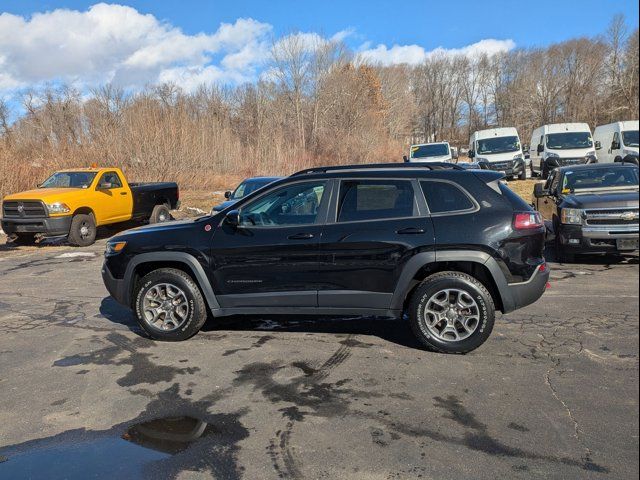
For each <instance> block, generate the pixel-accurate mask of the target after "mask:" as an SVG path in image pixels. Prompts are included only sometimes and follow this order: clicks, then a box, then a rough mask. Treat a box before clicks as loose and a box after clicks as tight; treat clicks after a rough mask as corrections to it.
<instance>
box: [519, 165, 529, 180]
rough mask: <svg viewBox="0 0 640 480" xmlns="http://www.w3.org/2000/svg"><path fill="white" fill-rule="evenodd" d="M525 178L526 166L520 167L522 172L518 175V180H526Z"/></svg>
mask: <svg viewBox="0 0 640 480" xmlns="http://www.w3.org/2000/svg"><path fill="white" fill-rule="evenodd" d="M526 179H527V167H524V168H523V169H522V172H520V174H519V175H518V180H526Z"/></svg>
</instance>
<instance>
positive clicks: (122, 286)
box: [102, 261, 130, 307]
mask: <svg viewBox="0 0 640 480" xmlns="http://www.w3.org/2000/svg"><path fill="white" fill-rule="evenodd" d="M102 281H103V282H104V286H105V287H107V291H108V292H109V294H110V295H111V296H112V297H113V298H114V299H115V300H116V301H117V302H118V303H120V304H121V305H124V306H126V307H130V305H129V292H127V289H126V283H125V281H124V279H118V278H115V277H114V276H113V275H112V274H111V271H110V270H109V267H108V266H107V263H106V261H105V262H104V263H103V264H102Z"/></svg>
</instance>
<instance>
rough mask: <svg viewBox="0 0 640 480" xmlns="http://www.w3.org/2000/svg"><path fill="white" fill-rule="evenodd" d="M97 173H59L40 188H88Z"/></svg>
mask: <svg viewBox="0 0 640 480" xmlns="http://www.w3.org/2000/svg"><path fill="white" fill-rule="evenodd" d="M95 177H96V174H95V172H57V173H54V174H53V175H51V176H50V177H49V178H47V179H46V180H45V181H44V182H43V183H42V185H40V188H88V187H89V185H91V182H93V179H94V178H95Z"/></svg>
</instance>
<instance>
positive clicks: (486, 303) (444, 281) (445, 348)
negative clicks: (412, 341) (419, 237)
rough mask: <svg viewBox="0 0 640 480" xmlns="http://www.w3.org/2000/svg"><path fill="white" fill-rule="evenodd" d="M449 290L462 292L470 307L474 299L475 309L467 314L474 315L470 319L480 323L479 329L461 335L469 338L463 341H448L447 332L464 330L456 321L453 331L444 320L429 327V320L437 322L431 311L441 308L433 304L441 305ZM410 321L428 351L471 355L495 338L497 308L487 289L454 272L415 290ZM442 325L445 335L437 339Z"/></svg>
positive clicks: (471, 309)
mask: <svg viewBox="0 0 640 480" xmlns="http://www.w3.org/2000/svg"><path fill="white" fill-rule="evenodd" d="M449 289H452V290H453V289H455V290H456V291H458V292H462V295H463V299H464V302H463V303H464V304H469V303H470V302H469V299H470V300H471V301H472V302H473V304H474V305H475V307H471V308H469V309H468V310H467V311H469V312H470V313H471V315H468V317H475V319H476V321H475V329H473V331H472V332H471V333H470V334H469V333H468V332H463V333H462V334H460V333H459V332H458V333H457V334H456V337H458V336H462V335H466V338H460V339H459V340H456V339H452V338H447V337H446V336H447V335H448V334H446V333H445V329H446V328H455V329H456V330H457V329H458V327H461V325H462V324H461V323H460V322H459V320H454V323H453V325H454V327H451V326H450V325H449V323H448V322H447V321H446V320H445V319H444V318H443V319H442V320H441V321H440V322H437V323H436V324H435V325H434V326H432V327H429V325H428V324H427V318H433V317H431V313H430V312H428V308H429V307H432V306H434V305H438V304H437V303H435V302H433V300H434V299H435V300H437V301H441V299H440V300H438V297H439V296H440V295H442V294H443V290H449ZM445 295H446V294H445ZM445 298H447V300H446V302H448V301H449V298H450V297H449V296H448V295H447V296H446V297H445ZM454 298H455V297H454ZM457 298H460V296H458V297H457ZM473 314H475V315H473ZM469 320H471V319H469ZM409 321H410V323H411V329H412V330H413V333H414V334H415V336H416V337H417V338H418V340H419V341H420V342H421V343H422V344H424V345H425V346H426V347H427V348H428V349H430V350H434V351H436V352H441V353H468V352H471V351H472V350H475V349H476V348H478V347H479V346H480V345H482V344H483V343H484V342H485V341H486V340H487V338H489V335H491V331H492V330H493V324H494V321H495V305H494V303H493V298H491V294H490V293H489V291H488V290H487V289H486V287H485V286H484V285H483V284H482V283H481V282H479V281H478V280H477V279H475V278H474V277H472V276H471V275H467V274H466V273H462V272H454V271H451V272H440V273H436V274H434V275H431V276H430V277H428V278H426V279H425V280H424V281H423V282H422V283H421V284H420V285H418V287H417V288H416V289H415V290H414V292H413V294H412V296H411V301H410V303H409ZM470 323H471V322H470ZM441 324H442V325H443V328H442V330H441V332H440V333H441V334H442V335H440V336H436V335H435V334H434V332H436V333H437V330H438V325H441ZM443 337H444V338H443Z"/></svg>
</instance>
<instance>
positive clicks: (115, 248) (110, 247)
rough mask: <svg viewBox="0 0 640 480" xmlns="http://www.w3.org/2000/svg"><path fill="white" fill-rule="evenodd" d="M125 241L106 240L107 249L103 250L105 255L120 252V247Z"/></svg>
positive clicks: (123, 245)
mask: <svg viewBox="0 0 640 480" xmlns="http://www.w3.org/2000/svg"><path fill="white" fill-rule="evenodd" d="M126 244H127V242H107V249H106V250H105V252H104V254H105V255H115V254H117V253H120V252H121V251H122V249H123V248H124V247H125V245H126Z"/></svg>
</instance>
